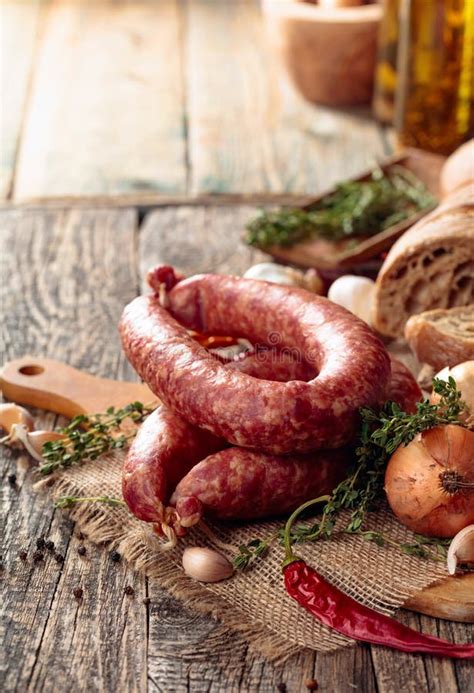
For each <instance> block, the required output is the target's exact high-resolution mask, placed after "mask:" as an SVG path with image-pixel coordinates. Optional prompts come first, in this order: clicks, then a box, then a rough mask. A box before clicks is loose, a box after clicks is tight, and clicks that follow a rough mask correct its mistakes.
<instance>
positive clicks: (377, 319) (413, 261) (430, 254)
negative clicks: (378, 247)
mask: <svg viewBox="0 0 474 693" xmlns="http://www.w3.org/2000/svg"><path fill="white" fill-rule="evenodd" d="M471 303H474V202H472V198H471V193H470V191H469V190H466V189H464V191H463V197H462V198H459V197H457V198H456V200H455V201H453V200H449V198H448V199H447V200H446V201H445V202H444V203H443V204H442V205H441V206H440V207H438V208H437V209H435V210H434V211H433V212H431V214H429V215H427V216H426V217H424V218H423V219H421V221H419V222H418V223H417V224H415V225H414V226H412V227H411V229H409V230H408V231H407V232H406V233H405V234H404V235H403V236H402V237H401V238H399V239H398V241H397V242H396V243H395V244H394V245H393V246H392V248H391V249H390V252H389V253H388V255H387V258H386V260H385V262H384V264H383V266H382V268H381V270H380V272H379V275H378V277H377V281H376V283H375V291H374V305H373V316H372V323H373V326H374V327H375V328H376V329H377V330H378V331H379V332H381V333H382V334H384V335H387V336H389V337H397V336H402V335H403V331H404V328H405V324H406V322H407V320H408V318H409V317H410V316H411V315H416V314H417V313H421V312H423V311H425V310H430V309H435V308H452V307H455V306H465V305H469V304H471Z"/></svg>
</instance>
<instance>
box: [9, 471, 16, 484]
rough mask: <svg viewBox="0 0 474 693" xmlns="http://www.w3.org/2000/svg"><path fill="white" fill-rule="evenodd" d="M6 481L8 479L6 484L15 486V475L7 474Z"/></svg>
mask: <svg viewBox="0 0 474 693" xmlns="http://www.w3.org/2000/svg"><path fill="white" fill-rule="evenodd" d="M7 479H8V483H9V484H10V485H11V486H15V484H16V474H9V475H8V476H7Z"/></svg>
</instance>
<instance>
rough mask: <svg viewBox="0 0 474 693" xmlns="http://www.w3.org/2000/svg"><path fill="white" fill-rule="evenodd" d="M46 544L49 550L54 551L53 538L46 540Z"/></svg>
mask: <svg viewBox="0 0 474 693" xmlns="http://www.w3.org/2000/svg"><path fill="white" fill-rule="evenodd" d="M45 546H46V548H47V549H48V551H54V541H51V539H49V540H48V541H47V542H46V544H45Z"/></svg>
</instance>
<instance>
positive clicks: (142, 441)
mask: <svg viewBox="0 0 474 693" xmlns="http://www.w3.org/2000/svg"><path fill="white" fill-rule="evenodd" d="M226 367H227V368H235V369H238V370H240V371H241V372H244V373H249V374H250V375H252V376H253V377H255V378H259V377H261V378H269V379H272V380H285V379H291V378H297V377H298V376H307V375H308V372H309V367H308V366H307V365H306V364H302V363H300V362H298V361H295V360H294V359H293V358H292V357H291V355H288V354H278V353H275V352H273V351H270V350H261V351H259V352H257V353H252V354H250V355H248V356H246V357H245V358H243V359H239V360H238V361H230V362H229V363H228V364H226ZM226 445H227V443H226V442H225V440H223V439H222V438H217V437H216V436H214V435H212V433H210V432H209V431H205V430H203V429H200V428H197V427H196V426H192V425H191V424H189V423H187V421H185V420H184V419H182V418H181V417H180V416H178V415H177V414H175V413H174V412H172V411H171V410H169V409H167V408H166V407H164V406H161V407H158V408H157V409H156V410H155V411H154V412H152V414H150V416H149V417H148V418H147V419H146V420H145V421H144V422H143V424H142V425H141V427H140V429H139V431H138V433H137V435H136V436H135V438H134V440H133V442H132V445H131V446H130V449H129V451H128V454H127V457H126V459H125V462H124V466H123V471H122V494H123V498H124V500H125V502H126V503H127V505H128V507H129V508H130V510H131V511H132V513H133V514H134V515H135V516H136V517H138V518H139V519H140V520H144V521H145V522H155V523H161V522H163V521H164V520H165V515H166V503H167V502H168V501H169V497H170V495H171V493H172V491H173V490H174V489H175V487H176V485H177V484H178V482H179V481H181V479H182V478H183V477H184V476H185V475H186V474H187V473H188V472H189V470H190V469H191V468H192V467H193V466H194V465H195V464H197V463H198V462H200V461H201V460H202V459H204V458H205V457H207V456H208V455H211V454H212V453H213V452H217V451H218V450H222V449H223V448H225V447H226Z"/></svg>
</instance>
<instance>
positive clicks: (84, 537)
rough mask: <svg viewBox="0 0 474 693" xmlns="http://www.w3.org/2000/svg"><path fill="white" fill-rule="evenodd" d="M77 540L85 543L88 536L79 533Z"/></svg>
mask: <svg viewBox="0 0 474 693" xmlns="http://www.w3.org/2000/svg"><path fill="white" fill-rule="evenodd" d="M77 538H78V539H79V541H83V540H84V539H86V535H85V534H84V533H83V532H79V533H78V535H77Z"/></svg>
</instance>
